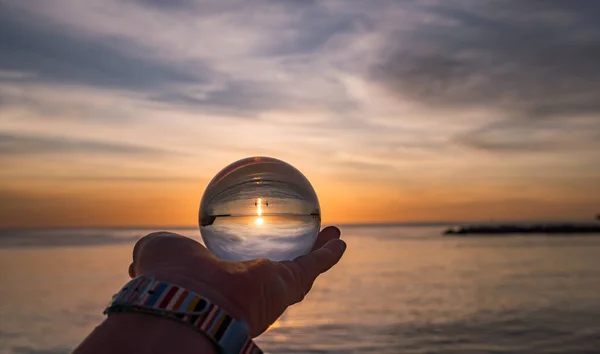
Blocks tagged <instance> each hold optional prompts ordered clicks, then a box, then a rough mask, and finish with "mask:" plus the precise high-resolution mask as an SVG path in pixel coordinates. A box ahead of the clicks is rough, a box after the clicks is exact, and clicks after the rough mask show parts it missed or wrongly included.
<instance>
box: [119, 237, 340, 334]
mask: <svg viewBox="0 0 600 354" xmlns="http://www.w3.org/2000/svg"><path fill="white" fill-rule="evenodd" d="M345 250H346V244H345V242H344V241H342V240H340V230H339V229H338V228H336V227H327V228H325V229H323V230H322V231H321V232H320V233H319V236H318V238H317V241H316V243H315V246H314V247H313V250H312V252H310V253H309V254H307V255H304V256H301V257H298V258H296V259H295V260H293V261H284V262H273V261H270V260H267V259H256V260H252V261H247V262H230V261H225V260H221V259H218V258H217V257H215V256H214V255H213V254H212V253H211V252H210V251H208V250H207V249H206V248H205V247H204V246H203V245H201V244H200V243H198V242H196V241H195V240H192V239H190V238H187V237H184V236H181V235H178V234H174V233H169V232H156V233H152V234H149V235H147V236H145V237H143V238H142V239H140V240H139V241H138V242H137V244H136V245H135V247H134V250H133V263H132V264H131V265H130V267H129V275H130V276H131V277H136V276H141V275H153V276H155V277H156V279H158V280H162V281H167V282H171V283H174V284H177V285H179V286H182V287H185V288H187V289H189V290H191V291H194V292H196V293H198V294H199V295H202V296H204V297H206V298H207V299H209V300H210V301H212V302H213V303H215V304H217V305H218V306H219V307H221V308H222V309H224V310H225V311H227V312H228V313H229V314H230V315H231V316H233V317H234V318H236V319H240V320H243V321H244V322H246V323H247V324H248V326H249V328H250V335H251V336H252V337H256V336H258V335H259V334H261V333H263V332H264V331H265V330H266V329H267V328H269V326H270V325H271V324H273V322H275V320H277V318H279V316H281V314H283V312H284V311H285V309H286V308H287V307H288V306H290V305H293V304H295V303H297V302H300V301H302V300H303V299H304V297H305V296H306V294H307V293H308V291H309V290H310V288H311V287H312V284H313V282H314V281H315V279H316V278H317V277H318V276H319V275H320V274H321V273H323V272H326V271H327V270H329V269H330V268H331V267H332V266H334V265H335V264H336V263H337V262H338V261H339V260H340V258H341V257H342V255H343V254H344V251H345Z"/></svg>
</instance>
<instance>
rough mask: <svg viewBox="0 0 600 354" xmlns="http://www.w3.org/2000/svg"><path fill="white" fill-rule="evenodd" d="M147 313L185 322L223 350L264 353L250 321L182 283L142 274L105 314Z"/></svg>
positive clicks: (110, 305)
mask: <svg viewBox="0 0 600 354" xmlns="http://www.w3.org/2000/svg"><path fill="white" fill-rule="evenodd" d="M131 312H137V313H147V314H152V315H158V316H162V317H168V318H171V319H174V320H177V321H179V322H183V323H185V324H187V325H188V326H191V327H193V328H194V329H195V330H197V331H199V332H201V333H202V334H204V335H205V336H206V337H207V338H209V339H210V340H211V341H212V342H213V343H215V344H216V345H217V346H218V348H219V352H220V353H223V354H238V353H240V354H262V353H263V351H262V350H261V349H260V348H259V347H258V346H257V345H256V344H255V343H254V341H252V338H251V337H250V336H249V334H248V333H249V330H248V325H246V323H244V322H243V321H239V320H235V319H234V318H233V317H231V316H230V315H229V314H227V313H226V312H225V311H224V310H222V309H220V308H219V307H218V306H217V305H215V304H213V303H211V302H210V301H208V300H207V299H205V298H203V297H202V296H200V295H198V294H196V293H193V292H191V291H189V290H186V289H185V288H182V287H180V286H177V285H174V284H170V283H166V282H162V281H159V280H156V279H154V277H151V276H140V277H137V278H134V279H132V280H131V281H130V282H129V283H127V284H125V286H124V287H123V288H122V289H121V290H120V291H119V292H118V293H117V294H115V295H114V296H113V298H112V301H111V302H110V304H109V305H108V306H107V307H106V309H105V310H104V314H108V315H110V314H113V313H131Z"/></svg>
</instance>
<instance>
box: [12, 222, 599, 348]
mask: <svg viewBox="0 0 600 354" xmlns="http://www.w3.org/2000/svg"><path fill="white" fill-rule="evenodd" d="M441 231H442V229H441V228H439V227H389V226H388V227H347V228H343V238H344V239H345V240H346V241H347V243H348V251H347V254H346V255H345V257H344V259H343V260H342V262H341V263H340V264H339V265H338V266H336V267H335V268H334V269H333V270H332V271H330V272H329V273H327V274H325V275H324V276H322V278H320V279H319V280H318V281H317V283H316V284H315V286H314V287H313V290H312V291H311V293H310V294H309V295H308V296H307V298H306V299H305V301H304V302H303V303H301V304H299V305H296V306H293V307H291V308H290V309H288V311H286V313H285V314H284V315H283V316H282V317H281V318H280V319H279V320H278V321H277V322H276V323H275V324H274V325H273V326H272V327H271V328H270V329H269V331H268V332H267V333H265V334H263V335H262V336H260V337H259V338H258V339H257V342H258V343H259V345H260V346H261V347H263V348H264V349H265V350H266V351H267V352H271V353H307V352H311V353H571V354H577V353H593V352H598V348H600V322H599V321H598V318H600V299H599V297H598V294H600V257H598V254H600V235H594V236H585V237H545V236H527V237H522V236H514V237H494V238H485V237H443V236H442V235H441ZM148 232H150V230H131V229H129V230H67V231H57V230H51V231H44V230H42V231H39V230H38V231H2V232H1V233H0V269H1V271H0V281H1V282H2V285H3V288H2V291H1V292H0V304H1V305H0V318H1V321H0V353H19V354H23V353H30V354H33V353H37V354H41V353H46V354H47V353H67V352H69V351H70V350H71V349H72V348H73V347H74V346H75V345H77V344H78V343H79V342H80V341H81V340H82V339H83V338H84V337H85V336H86V335H87V334H88V333H89V332H90V330H91V329H92V328H93V327H94V326H95V325H97V324H98V323H99V322H100V321H102V319H103V316H102V314H101V312H102V309H103V307H104V306H105V305H106V303H107V302H108V301H109V299H110V297H111V295H112V294H113V292H114V291H116V290H117V289H118V288H119V287H120V286H121V285H122V284H123V283H124V282H125V281H126V280H127V266H128V264H129V262H130V257H131V248H132V246H133V244H134V242H135V240H136V239H137V238H139V237H141V236H143V235H144V234H146V233H148ZM179 232H180V233H183V234H186V235H188V236H193V237H196V238H197V237H198V232H197V230H194V229H190V230H179Z"/></svg>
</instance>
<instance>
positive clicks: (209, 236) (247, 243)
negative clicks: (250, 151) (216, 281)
mask: <svg viewBox="0 0 600 354" xmlns="http://www.w3.org/2000/svg"><path fill="white" fill-rule="evenodd" d="M198 219H199V224H200V233H201V235H202V239H203V240H204V244H205V245H206V247H207V248H208V249H209V250H210V251H211V252H212V253H214V254H215V255H216V256H217V257H219V258H221V259H226V260H230V261H247V260H251V259H257V258H268V259H270V260H273V261H282V260H291V259H294V258H296V257H298V256H301V255H304V254H306V253H308V252H309V251H310V250H311V249H312V247H313V245H314V243H315V241H316V239H317V235H318V233H319V229H320V228H321V210H320V207H319V200H318V199H317V195H316V193H315V190H314V189H313V187H312V186H311V184H310V182H309V181H308V179H306V177H304V175H303V174H302V173H301V172H300V171H298V170H297V169H296V168H295V167H293V166H292V165H290V164H288V163H286V162H283V161H281V160H278V159H274V158H270V157H250V158H246V159H242V160H239V161H236V162H234V163H232V164H230V165H229V166H227V167H225V168H224V169H223V170H221V171H220V172H219V173H218V174H217V175H216V176H215V177H214V178H213V179H212V181H211V182H210V183H209V184H208V186H207V187H206V191H205V192H204V195H203V196H202V201H201V203H200V213H199V217H198Z"/></svg>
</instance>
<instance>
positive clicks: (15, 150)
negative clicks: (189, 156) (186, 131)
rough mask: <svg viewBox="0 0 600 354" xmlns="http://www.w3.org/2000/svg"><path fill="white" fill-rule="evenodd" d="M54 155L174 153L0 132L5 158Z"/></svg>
mask: <svg viewBox="0 0 600 354" xmlns="http://www.w3.org/2000/svg"><path fill="white" fill-rule="evenodd" d="M54 153H61V154H62V153H86V154H96V153H99V154H116V155H164V154H175V152H172V151H168V150H163V149H158V148H154V147H146V146H140V145H130V144H123V143H116V142H107V141H93V140H83V139H72V138H60V137H51V136H33V135H23V134H15V133H2V132H0V154H2V155H4V156H5V157H6V156H8V155H32V154H54Z"/></svg>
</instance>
